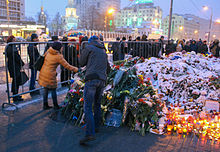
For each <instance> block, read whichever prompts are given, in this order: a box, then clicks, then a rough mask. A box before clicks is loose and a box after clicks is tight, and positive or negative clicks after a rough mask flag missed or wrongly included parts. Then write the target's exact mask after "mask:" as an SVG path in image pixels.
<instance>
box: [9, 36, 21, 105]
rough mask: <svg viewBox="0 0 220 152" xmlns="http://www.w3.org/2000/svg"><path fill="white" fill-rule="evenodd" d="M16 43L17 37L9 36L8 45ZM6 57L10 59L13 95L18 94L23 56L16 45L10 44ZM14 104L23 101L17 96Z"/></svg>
mask: <svg viewBox="0 0 220 152" xmlns="http://www.w3.org/2000/svg"><path fill="white" fill-rule="evenodd" d="M10 42H15V37H14V36H13V35H12V36H9V37H8V39H7V43H10ZM6 56H7V58H8V64H7V65H8V71H9V74H10V77H11V78H12V87H11V92H12V94H13V95H16V94H18V90H19V85H20V81H21V68H22V66H24V62H23V61H22V59H21V56H20V55H19V53H18V49H17V48H16V45H13V44H9V45H7V46H6ZM13 101H14V102H17V101H23V99H22V98H21V96H17V97H14V98H13Z"/></svg>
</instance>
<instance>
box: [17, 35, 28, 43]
mask: <svg viewBox="0 0 220 152" xmlns="http://www.w3.org/2000/svg"><path fill="white" fill-rule="evenodd" d="M15 38H16V42H26V40H25V39H24V38H22V37H20V36H16V37H15Z"/></svg>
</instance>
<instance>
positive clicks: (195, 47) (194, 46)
mask: <svg viewBox="0 0 220 152" xmlns="http://www.w3.org/2000/svg"><path fill="white" fill-rule="evenodd" d="M165 50H166V52H165V53H166V55H169V54H170V53H173V52H182V51H185V52H191V51H194V52H196V53H201V54H209V53H211V54H212V55H213V56H215V57H219V52H220V47H219V40H218V39H216V40H214V41H212V42H211V43H210V45H208V44H207V41H206V40H204V41H202V40H201V39H199V41H196V40H190V41H185V40H184V39H183V40H178V41H177V42H176V44H174V41H173V40H169V41H168V44H167V45H166V48H165Z"/></svg>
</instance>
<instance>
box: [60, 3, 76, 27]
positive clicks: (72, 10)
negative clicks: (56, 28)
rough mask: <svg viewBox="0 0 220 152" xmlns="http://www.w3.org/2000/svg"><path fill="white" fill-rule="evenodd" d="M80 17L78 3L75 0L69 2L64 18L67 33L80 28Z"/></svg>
mask: <svg viewBox="0 0 220 152" xmlns="http://www.w3.org/2000/svg"><path fill="white" fill-rule="evenodd" d="M78 18H79V17H78V16H77V15H76V3H75V0H68V5H67V7H66V14H65V16H64V17H63V18H62V20H63V23H64V25H65V31H69V30H76V29H77V28H78Z"/></svg>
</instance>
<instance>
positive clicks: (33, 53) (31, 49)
mask: <svg viewBox="0 0 220 152" xmlns="http://www.w3.org/2000/svg"><path fill="white" fill-rule="evenodd" d="M27 49H28V55H29V59H30V62H29V68H30V69H33V68H34V67H33V65H34V63H35V62H36V61H37V59H38V58H39V56H40V54H39V52H38V49H37V45H36V44H29V46H28V48H27Z"/></svg>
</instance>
